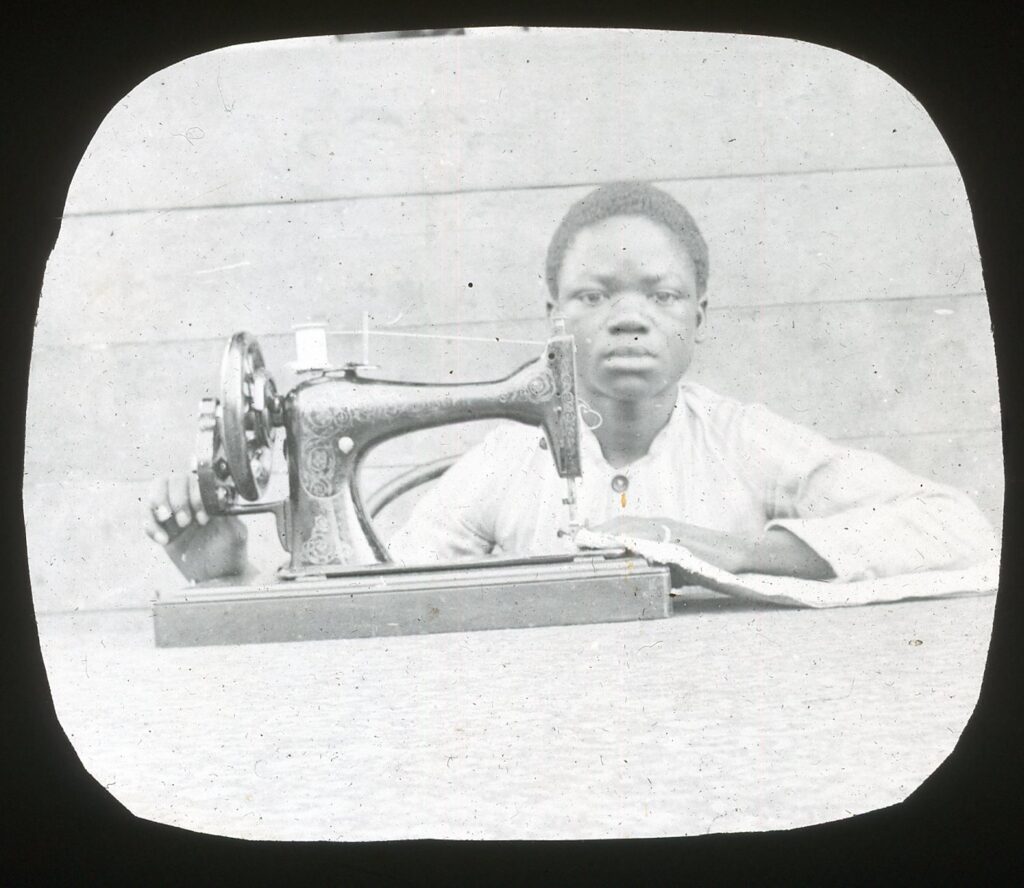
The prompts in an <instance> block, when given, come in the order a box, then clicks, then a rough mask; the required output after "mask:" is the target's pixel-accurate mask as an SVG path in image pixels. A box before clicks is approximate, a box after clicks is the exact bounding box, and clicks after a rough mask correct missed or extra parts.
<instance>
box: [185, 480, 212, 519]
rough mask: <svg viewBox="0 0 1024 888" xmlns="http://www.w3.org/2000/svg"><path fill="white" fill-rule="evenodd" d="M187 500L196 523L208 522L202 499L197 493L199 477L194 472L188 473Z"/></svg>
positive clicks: (208, 517)
mask: <svg viewBox="0 0 1024 888" xmlns="http://www.w3.org/2000/svg"><path fill="white" fill-rule="evenodd" d="M188 499H189V503H190V504H191V506H192V512H193V514H194V515H195V516H196V521H198V522H199V523H200V524H206V523H207V522H208V521H209V520H210V516H209V515H207V514H206V507H205V506H204V505H203V497H202V495H201V494H200V493H199V476H198V475H196V474H195V472H189V473H188Z"/></svg>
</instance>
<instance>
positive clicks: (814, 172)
mask: <svg viewBox="0 0 1024 888" xmlns="http://www.w3.org/2000/svg"><path fill="white" fill-rule="evenodd" d="M925 169H958V167H957V165H956V164H955V163H917V164H913V163H911V164H899V165H895V166H893V165H888V164H883V165H879V166H864V167H849V168H830V169H824V168H821V169H809V170H776V171H774V172H753V173H729V174H725V173H707V174H704V175H699V176H667V177H666V176H659V177H657V178H655V179H650V180H648V181H651V182H653V183H656V184H668V183H680V182H702V181H708V180H714V179H721V180H728V179H771V178H783V177H787V178H788V177H793V176H828V175H843V174H845V173H875V172H885V171H887V170H925ZM609 181H611V180H609V179H598V180H594V181H590V182H559V183H556V184H550V185H499V186H488V187H483V186H479V187H470V188H449V189H437V190H423V191H393V192H392V191H381V192H374V193H372V194H359V193H354V194H338V195H331V196H330V197H301V198H295V199H281V200H271V201H238V202H236V203H209V204H190V205H187V206H173V207H136V208H128V209H116V210H78V211H72V212H68V213H64V215H63V216H62V217H61V218H63V219H85V218H91V217H93V216H129V215H132V214H148V213H156V214H162V213H180V212H191V211H194V210H236V209H251V208H254V207H281V206H302V205H306V204H322V203H340V202H342V201H363V200H395V199H399V198H420V197H454V196H456V195H460V194H504V193H509V192H516V191H555V190H560V189H570V188H596V187H597V186H599V185H604V184H605V183H607V182H609Z"/></svg>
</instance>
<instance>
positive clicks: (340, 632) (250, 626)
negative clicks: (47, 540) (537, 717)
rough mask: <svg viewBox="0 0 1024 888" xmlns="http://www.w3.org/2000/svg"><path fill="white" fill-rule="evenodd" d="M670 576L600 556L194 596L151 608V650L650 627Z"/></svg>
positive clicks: (661, 610) (666, 605)
mask: <svg viewBox="0 0 1024 888" xmlns="http://www.w3.org/2000/svg"><path fill="white" fill-rule="evenodd" d="M670 588H671V582H670V579H669V572H668V569H667V568H665V567H654V566H651V565H649V564H648V563H647V562H646V561H645V560H644V559H642V558H627V557H614V558H605V557H601V556H595V557H582V558H569V557H566V558H557V559H553V558H545V559H537V560H536V561H531V560H522V559H520V560H517V561H511V560H510V561H506V562H498V563H495V564H493V565H487V564H481V563H479V562H478V563H475V564H474V565H472V566H465V565H464V566H462V567H458V568H451V567H447V568H444V569H438V568H436V567H434V568H430V569H424V570H415V569H396V568H394V567H388V568H387V569H386V570H380V571H377V570H361V571H359V572H353V573H350V574H347V575H345V576H335V577H330V578H322V577H321V578H306V579H301V580H290V581H282V580H278V581H276V582H273V583H269V584H265V585H252V586H249V585H230V584H210V585H203V586H192V587H189V588H187V589H183V590H181V592H180V593H178V594H177V595H175V596H174V597H169V598H162V599H159V600H157V601H156V602H154V605H153V624H154V630H155V634H156V644H157V646H158V647H189V646H195V645H207V644H246V643H252V642H275V641H307V640H315V639H328V638H369V637H376V636H387V635H421V634H427V633H434V632H464V631H471V630H477V629H512V628H527V627H532V626H564V625H575V624H581V623H613V622H623V621H628V620H652V619H660V618H664V617H667V616H669V615H670V614H671V613H672V609H671V604H670V598H669V591H670Z"/></svg>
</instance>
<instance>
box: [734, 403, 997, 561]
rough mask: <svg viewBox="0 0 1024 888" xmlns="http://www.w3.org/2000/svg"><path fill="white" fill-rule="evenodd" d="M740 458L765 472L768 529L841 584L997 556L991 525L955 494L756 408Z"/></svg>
mask: <svg viewBox="0 0 1024 888" xmlns="http://www.w3.org/2000/svg"><path fill="white" fill-rule="evenodd" d="M743 425H744V429H743V437H744V440H745V443H746V446H747V447H748V448H749V451H748V456H749V459H750V462H749V463H748V465H760V466H761V467H762V468H763V469H765V470H766V471H765V475H764V494H765V497H766V514H767V516H768V519H769V520H768V522H767V524H766V529H770V528H773V527H782V528H785V529H786V530H788V531H789V532H790V533H792V534H794V535H795V536H797V537H799V538H800V539H801V540H803V541H804V542H805V543H806V544H807V545H808V546H810V547H811V548H812V549H814V551H815V552H816V553H817V554H818V555H819V556H820V557H822V558H823V559H825V560H826V561H827V562H828V563H829V565H830V566H831V567H832V570H833V572H834V573H835V575H836V579H837V580H839V581H853V580H865V579H873V578H876V577H883V576H893V575H897V574H906V573H913V572H916V571H921V570H944V569H949V570H952V569H958V568H964V567H968V566H971V565H974V564H978V563H980V562H982V561H984V560H986V559H988V558H991V557H993V556H994V555H996V553H997V551H998V549H997V544H996V540H995V537H994V534H993V532H992V528H991V527H990V525H989V523H988V521H987V520H986V519H985V517H984V516H983V515H982V514H981V511H980V510H979V509H978V507H977V506H976V505H975V504H974V503H973V502H971V500H970V499H969V498H968V497H967V496H965V495H964V494H963V493H961V492H959V491H957V490H955V489H954V488H952V487H948V486H946V485H942V484H937V483H935V482H932V481H928V480H926V479H924V478H921V477H918V476H916V475H914V474H912V473H911V472H908V471H906V470H904V469H901V468H900V467H899V466H897V465H895V464H894V463H892V462H891V461H889V460H888V459H886V458H885V457H883V456H880V455H878V454H875V453H869V452H867V451H864V450H856V449H851V448H845V447H841V446H838V445H836V444H833V443H832V442H830V441H828V440H827V439H826V438H824V437H822V436H821V435H818V434H817V433H816V432H812V431H810V430H809V429H805V428H802V427H800V426H797V425H795V424H793V423H790V422H787V421H786V420H784V419H781V418H780V417H778V416H775V415H774V414H772V413H770V412H769V411H768V410H766V409H764V408H763V407H751V408H747V411H746V415H745V417H744V419H743Z"/></svg>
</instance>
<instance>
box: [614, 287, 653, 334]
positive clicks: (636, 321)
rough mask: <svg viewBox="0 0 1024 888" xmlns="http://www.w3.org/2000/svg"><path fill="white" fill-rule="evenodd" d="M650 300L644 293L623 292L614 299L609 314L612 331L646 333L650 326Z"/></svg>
mask: <svg viewBox="0 0 1024 888" xmlns="http://www.w3.org/2000/svg"><path fill="white" fill-rule="evenodd" d="M648 307H649V306H648V300H647V299H646V298H645V297H644V295H643V294H642V293H634V292H629V293H621V294H619V295H617V296H616V297H615V298H614V300H613V301H612V305H611V311H610V312H609V314H608V330H609V332H611V333H646V332H647V331H648V329H649V328H650V324H651V321H650V318H649V317H648V314H647V309H648Z"/></svg>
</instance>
